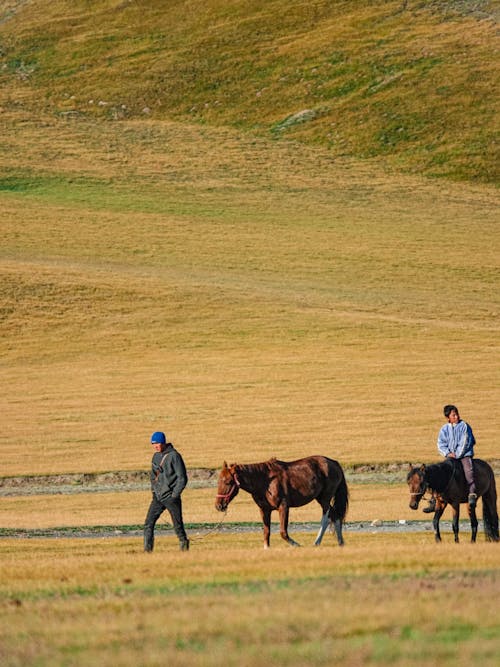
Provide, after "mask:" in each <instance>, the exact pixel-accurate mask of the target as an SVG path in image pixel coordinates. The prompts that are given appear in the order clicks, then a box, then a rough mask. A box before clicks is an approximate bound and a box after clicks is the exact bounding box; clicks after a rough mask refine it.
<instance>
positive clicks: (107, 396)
mask: <svg viewBox="0 0 500 667" xmlns="http://www.w3.org/2000/svg"><path fill="white" fill-rule="evenodd" d="M6 127H7V132H6V135H5V137H4V140H5V141H6V142H8V144H9V147H10V150H9V152H4V153H3V155H2V157H1V159H2V166H3V167H4V168H7V169H10V170H11V171H10V173H12V177H11V180H10V181H9V179H7V181H5V183H6V188H7V190H6V191H4V193H3V207H2V214H1V234H2V244H1V248H2V250H1V267H0V268H1V272H2V292H1V298H2V309H3V313H4V316H5V317H4V321H3V324H2V378H3V382H2V389H1V390H0V391H1V400H2V415H3V429H2V433H1V434H0V446H1V448H2V455H3V456H2V474H4V475H9V474H20V473H32V474H39V473H45V472H65V471H66V472H67V471H75V472H81V471H92V470H106V469H113V470H120V469H125V470H130V469H139V468H147V466H148V463H149V455H150V452H149V447H148V437H149V434H150V432H152V431H153V430H156V429H158V428H161V429H163V430H165V431H166V432H167V434H168V435H169V437H171V438H172V439H173V441H174V442H175V444H177V446H178V447H179V449H180V450H181V451H182V453H183V454H184V456H185V459H186V462H187V464H188V466H192V467H195V466H208V467H218V466H220V465H221V464H222V461H223V460H224V459H228V460H230V461H231V460H232V461H240V462H248V461H255V460H265V459H267V458H269V457H270V456H272V455H276V456H279V457H281V458H285V459H292V458H296V457H299V456H302V455H307V454H316V453H321V454H326V455H328V456H331V457H333V458H336V459H338V460H339V461H340V462H342V463H351V462H359V461H392V460H416V459H418V460H425V461H429V460H435V459H436V457H437V454H436V449H435V439H436V433H437V430H438V428H439V426H440V425H441V423H442V417H441V406H442V405H443V404H444V403H446V402H448V401H453V402H456V403H458V404H459V406H460V408H461V411H462V414H463V416H464V417H465V418H466V419H468V420H469V421H470V422H471V423H472V424H473V426H474V429H475V433H476V437H477V440H478V448H477V453H478V455H479V456H482V457H483V458H496V457H497V456H498V451H497V442H496V432H497V428H496V424H495V422H494V420H492V419H491V405H495V404H496V403H497V402H498V396H499V382H498V373H497V368H498V365H499V352H498V312H499V311H498V305H499V304H498V290H496V289H495V285H496V284H497V276H498V257H499V252H498V249H499V238H498V226H497V225H496V219H497V205H498V196H497V193H496V192H495V191H494V190H493V189H491V188H488V187H477V186H476V187H469V186H456V185H444V184H441V185H438V184H432V183H429V182H426V181H423V180H421V179H418V178H408V177H405V178H403V177H396V176H392V177H391V176H388V175H387V174H384V173H383V172H381V171H375V170H374V169H372V168H371V167H369V166H367V165H366V164H365V165H361V164H356V163H354V162H347V161H344V162H340V163H332V161H331V159H330V158H329V156H328V154H327V153H324V152H321V151H320V150H319V149H318V150H314V151H312V150H311V149H309V148H304V147H299V146H297V145H294V144H284V143H280V144H273V143H266V142H265V141H263V140H259V141H252V140H251V139H249V138H248V137H245V136H243V135H241V134H238V133H237V132H234V131H230V130H214V131H208V130H206V129H203V130H202V129H200V128H188V127H186V126H179V125H176V124H174V123H163V124H152V123H150V122H135V123H134V122H129V123H125V122H124V123H122V124H120V126H119V127H117V126H116V125H99V124H90V123H86V122H82V123H78V122H77V123H65V122H63V123H61V122H60V121H59V122H55V121H53V120H50V119H47V120H46V122H45V124H44V125H43V133H41V132H40V129H41V128H40V127H39V126H38V125H37V123H35V122H33V121H31V120H30V119H29V118H24V122H23V123H22V124H21V128H22V131H20V132H19V131H18V129H14V128H18V127H19V126H16V125H12V124H9V123H7V124H6ZM37 136H40V140H39V141H37V140H36V138H37ZM26 148H27V150H28V153H29V158H24V157H23V152H24V150H25V149H26ZM201 154H203V156H204V159H203V160H200V159H199V156H200V155H201ZM464 262H465V265H464ZM20 439H22V441H23V447H22V450H23V455H22V456H20V452H19V440H20Z"/></svg>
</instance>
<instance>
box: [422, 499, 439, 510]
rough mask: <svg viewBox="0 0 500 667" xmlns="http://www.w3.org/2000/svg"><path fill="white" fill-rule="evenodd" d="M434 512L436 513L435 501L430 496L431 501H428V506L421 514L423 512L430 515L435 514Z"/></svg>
mask: <svg viewBox="0 0 500 667" xmlns="http://www.w3.org/2000/svg"><path fill="white" fill-rule="evenodd" d="M435 511H436V499H435V498H434V496H431V499H430V500H429V504H428V505H427V507H424V509H423V510H422V512H425V513H426V514H430V513H431V512H435Z"/></svg>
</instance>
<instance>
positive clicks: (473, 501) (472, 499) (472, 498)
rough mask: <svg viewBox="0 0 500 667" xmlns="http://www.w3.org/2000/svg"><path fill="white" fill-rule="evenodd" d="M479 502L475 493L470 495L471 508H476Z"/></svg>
mask: <svg viewBox="0 0 500 667" xmlns="http://www.w3.org/2000/svg"><path fill="white" fill-rule="evenodd" d="M476 502H477V495H476V494H475V493H469V507H471V508H474V507H475V506H476Z"/></svg>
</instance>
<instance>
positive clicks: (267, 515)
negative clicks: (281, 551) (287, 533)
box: [260, 507, 271, 549]
mask: <svg viewBox="0 0 500 667" xmlns="http://www.w3.org/2000/svg"><path fill="white" fill-rule="evenodd" d="M260 515H261V517H262V523H263V525H264V549H269V541H270V536H271V510H270V509H267V508H266V509H264V508H263V507H261V508H260Z"/></svg>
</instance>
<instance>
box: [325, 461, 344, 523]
mask: <svg viewBox="0 0 500 667" xmlns="http://www.w3.org/2000/svg"><path fill="white" fill-rule="evenodd" d="M340 474H341V476H342V477H341V480H340V484H339V485H338V487H337V490H336V491H335V495H334V497H333V507H330V510H329V512H328V516H329V517H330V520H331V521H337V520H339V519H340V521H344V519H345V516H346V514H347V509H348V507H349V489H348V488H347V482H346V481H345V475H344V471H343V470H342V468H340Z"/></svg>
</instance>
